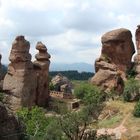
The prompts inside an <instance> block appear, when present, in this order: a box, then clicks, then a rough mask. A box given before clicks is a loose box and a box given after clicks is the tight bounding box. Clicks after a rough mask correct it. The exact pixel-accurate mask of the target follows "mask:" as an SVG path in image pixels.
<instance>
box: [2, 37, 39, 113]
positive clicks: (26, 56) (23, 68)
mask: <svg viewBox="0 0 140 140" xmlns="http://www.w3.org/2000/svg"><path fill="white" fill-rule="evenodd" d="M29 49H30V43H29V42H28V41H26V40H25V39H24V36H17V37H16V39H15V41H14V42H13V44H12V49H11V53H10V57H9V60H10V61H11V63H10V64H9V65H8V72H7V74H6V76H5V78H4V83H3V89H4V90H5V91H6V98H5V103H6V104H7V105H8V107H9V108H10V109H11V110H13V111H15V110H17V109H19V108H20V107H21V106H27V107H30V106H32V105H34V104H35V93H36V86H37V85H36V84H37V83H36V81H37V80H36V73H35V72H34V69H33V63H32V62H31V55H30V53H29Z"/></svg>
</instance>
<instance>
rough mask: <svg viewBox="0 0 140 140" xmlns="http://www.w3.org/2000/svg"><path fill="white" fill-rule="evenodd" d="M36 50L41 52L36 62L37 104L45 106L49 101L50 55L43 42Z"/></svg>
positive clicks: (39, 43)
mask: <svg viewBox="0 0 140 140" xmlns="http://www.w3.org/2000/svg"><path fill="white" fill-rule="evenodd" d="M36 49H37V50H38V51H39V53H38V54H36V56H35V58H36V61H35V62H34V69H35V71H36V74H37V88H36V104H37V105H39V106H45V105H46V104H47V100H48V99H49V65H50V60H49V58H50V54H48V52H47V48H46V46H45V45H44V44H42V43H41V42H38V43H37V45H36Z"/></svg>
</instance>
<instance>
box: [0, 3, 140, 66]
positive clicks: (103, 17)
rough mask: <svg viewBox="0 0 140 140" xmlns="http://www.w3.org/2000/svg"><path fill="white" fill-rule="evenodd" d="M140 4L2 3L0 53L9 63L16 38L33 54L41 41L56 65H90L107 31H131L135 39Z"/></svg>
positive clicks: (139, 20) (139, 18)
mask: <svg viewBox="0 0 140 140" xmlns="http://www.w3.org/2000/svg"><path fill="white" fill-rule="evenodd" d="M139 6H140V3H139V0H135V1H131V0H123V1H122V0H86V1H85V0H1V3H0V52H1V53H2V55H3V59H2V61H3V63H8V55H9V52H10V49H11V43H12V41H13V40H14V38H15V36H16V35H21V34H23V35H25V38H26V39H27V40H29V41H30V42H31V49H30V52H31V53H32V55H33V58H34V55H35V54H36V53H37V51H36V50H35V44H36V43H37V41H42V42H43V43H44V44H46V46H47V48H48V52H50V54H51V55H52V59H51V61H53V62H54V61H55V62H68V63H70V62H71V63H72V62H88V63H91V64H93V63H94V60H95V58H97V57H98V56H99V55H100V49H101V43H100V38H101V36H102V34H104V33H105V32H106V31H109V30H112V29H115V28H121V27H124V28H128V29H130V30H131V31H132V33H133V36H134V32H135V29H136V25H137V24H139V23H140V17H139V13H140V9H139Z"/></svg>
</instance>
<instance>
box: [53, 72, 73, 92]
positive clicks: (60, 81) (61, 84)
mask: <svg viewBox="0 0 140 140" xmlns="http://www.w3.org/2000/svg"><path fill="white" fill-rule="evenodd" d="M51 82H52V84H53V86H54V90H55V91H59V92H65V93H72V83H71V82H70V80H69V79H68V78H67V77H65V76H63V75H62V74H60V73H59V74H57V75H56V76H55V77H53V78H52V80H51Z"/></svg>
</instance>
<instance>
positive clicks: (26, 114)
mask: <svg viewBox="0 0 140 140" xmlns="http://www.w3.org/2000/svg"><path fill="white" fill-rule="evenodd" d="M17 116H18V118H19V119H20V120H21V122H22V123H23V124H24V125H25V129H26V134H27V136H29V137H31V138H40V139H41V138H42V139H43V137H44V135H45V133H46V129H47V126H48V124H49V121H50V120H49V119H46V117H45V113H44V111H43V109H42V108H40V107H37V106H35V107H32V109H31V110H29V109H28V108H22V109H21V110H19V111H18V112H17Z"/></svg>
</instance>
